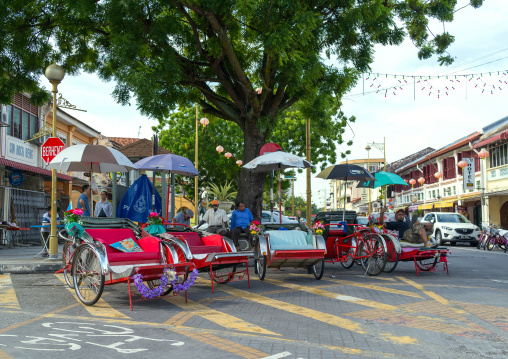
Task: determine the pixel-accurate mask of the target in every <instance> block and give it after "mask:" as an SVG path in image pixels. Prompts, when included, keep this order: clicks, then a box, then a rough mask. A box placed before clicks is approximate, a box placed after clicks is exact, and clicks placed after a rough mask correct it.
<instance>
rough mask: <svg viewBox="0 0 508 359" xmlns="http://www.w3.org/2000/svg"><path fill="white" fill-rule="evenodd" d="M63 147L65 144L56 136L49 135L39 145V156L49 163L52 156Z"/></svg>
mask: <svg viewBox="0 0 508 359" xmlns="http://www.w3.org/2000/svg"><path fill="white" fill-rule="evenodd" d="M64 149H65V144H64V143H63V142H62V140H61V139H59V138H58V137H50V138H48V139H47V140H46V142H44V144H43V145H42V147H41V157H42V159H43V160H44V162H46V163H47V164H49V163H50V162H51V161H52V160H53V158H55V157H56V155H58V154H59V153H60V152H62V151H63V150H64Z"/></svg>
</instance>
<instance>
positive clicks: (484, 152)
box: [478, 148, 489, 160]
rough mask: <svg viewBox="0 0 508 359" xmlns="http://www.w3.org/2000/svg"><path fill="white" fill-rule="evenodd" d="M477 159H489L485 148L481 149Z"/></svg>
mask: <svg viewBox="0 0 508 359" xmlns="http://www.w3.org/2000/svg"><path fill="white" fill-rule="evenodd" d="M478 157H480V158H481V159H482V160H484V159H486V158H487V157H489V151H487V150H486V149H485V148H482V150H481V151H480V152H479V153H478Z"/></svg>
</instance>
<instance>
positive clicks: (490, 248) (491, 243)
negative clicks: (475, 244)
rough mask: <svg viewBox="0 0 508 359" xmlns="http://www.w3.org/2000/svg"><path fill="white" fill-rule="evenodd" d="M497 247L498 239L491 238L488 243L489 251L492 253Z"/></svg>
mask: <svg viewBox="0 0 508 359" xmlns="http://www.w3.org/2000/svg"><path fill="white" fill-rule="evenodd" d="M495 246H496V238H495V237H493V236H491V237H490V238H489V241H488V242H487V249H488V250H489V251H491V250H493V249H494V247H495Z"/></svg>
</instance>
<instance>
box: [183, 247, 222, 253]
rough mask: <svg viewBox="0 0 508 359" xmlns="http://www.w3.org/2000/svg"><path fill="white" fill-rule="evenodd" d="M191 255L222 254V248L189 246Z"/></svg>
mask: <svg viewBox="0 0 508 359" xmlns="http://www.w3.org/2000/svg"><path fill="white" fill-rule="evenodd" d="M189 249H190V251H191V253H192V254H206V253H222V252H224V250H223V249H222V246H189Z"/></svg>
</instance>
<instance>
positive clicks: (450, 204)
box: [434, 201, 454, 208]
mask: <svg viewBox="0 0 508 359" xmlns="http://www.w3.org/2000/svg"><path fill="white" fill-rule="evenodd" d="M453 203H454V201H448V202H437V203H434V208H449V207H453Z"/></svg>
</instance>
